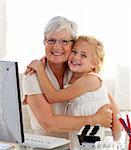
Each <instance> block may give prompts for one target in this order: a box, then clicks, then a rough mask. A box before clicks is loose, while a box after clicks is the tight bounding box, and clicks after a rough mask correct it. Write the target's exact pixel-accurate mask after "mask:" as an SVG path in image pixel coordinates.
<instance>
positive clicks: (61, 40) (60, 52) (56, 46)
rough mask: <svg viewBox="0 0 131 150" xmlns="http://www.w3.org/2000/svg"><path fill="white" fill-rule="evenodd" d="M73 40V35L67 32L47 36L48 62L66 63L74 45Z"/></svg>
mask: <svg viewBox="0 0 131 150" xmlns="http://www.w3.org/2000/svg"><path fill="white" fill-rule="evenodd" d="M71 40H72V38H71V35H70V34H69V33H68V32H67V31H65V30H63V31H58V32H54V33H52V34H47V36H46V39H45V52H46V57H47V60H48V61H50V62H52V63H54V64H63V63H64V62H66V61H67V59H68V57H69V54H70V52H71V48H72V45H73V42H72V41H71Z"/></svg>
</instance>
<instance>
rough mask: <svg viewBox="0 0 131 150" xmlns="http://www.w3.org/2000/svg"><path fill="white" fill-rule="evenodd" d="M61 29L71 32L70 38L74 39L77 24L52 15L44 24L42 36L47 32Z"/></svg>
mask: <svg viewBox="0 0 131 150" xmlns="http://www.w3.org/2000/svg"><path fill="white" fill-rule="evenodd" d="M61 30H66V31H67V32H69V33H70V34H71V36H72V38H73V39H75V38H76V35H77V24H76V23H75V22H73V21H71V20H68V19H67V18H64V17H61V16H56V17H53V18H52V19H51V20H49V21H48V23H47V24H46V26H45V29H44V38H45V37H46V35H47V34H48V33H53V32H57V31H61Z"/></svg>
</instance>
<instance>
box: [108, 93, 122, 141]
mask: <svg viewBox="0 0 131 150" xmlns="http://www.w3.org/2000/svg"><path fill="white" fill-rule="evenodd" d="M108 97H109V99H110V102H111V108H112V112H113V116H112V119H113V121H112V132H113V138H114V140H115V141H118V140H119V138H120V136H121V131H122V127H121V124H120V122H119V120H118V119H117V117H116V115H117V114H118V113H119V112H120V110H119V107H118V105H117V103H116V102H115V101H114V99H113V97H112V96H111V95H110V94H108Z"/></svg>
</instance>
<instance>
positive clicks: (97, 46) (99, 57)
mask: <svg viewBox="0 0 131 150" xmlns="http://www.w3.org/2000/svg"><path fill="white" fill-rule="evenodd" d="M77 41H85V42H87V43H88V44H89V45H90V46H91V47H92V50H93V52H94V53H93V57H94V60H96V63H97V64H96V66H95V68H94V70H93V71H94V72H96V73H99V72H100V69H101V66H102V64H103V61H104V56H105V52H104V46H103V44H102V42H100V41H99V40H98V39H96V38H95V37H94V36H84V35H83V36H78V38H77V39H76V41H75V42H77Z"/></svg>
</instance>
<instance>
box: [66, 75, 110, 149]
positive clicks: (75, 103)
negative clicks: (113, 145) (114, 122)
mask: <svg viewBox="0 0 131 150" xmlns="http://www.w3.org/2000/svg"><path fill="white" fill-rule="evenodd" d="M90 74H92V75H93V76H94V75H95V76H97V77H98V78H99V79H100V77H99V76H98V75H97V74H96V73H90ZM100 81H101V79H100ZM67 86H68V85H67ZM87 86H88V85H87ZM108 103H110V100H109V98H108V90H107V88H106V87H105V85H104V83H103V82H102V81H101V86H100V88H99V89H97V90H96V91H91V92H86V93H85V94H82V95H80V96H78V97H76V98H74V99H73V100H70V102H69V103H68V105H67V106H68V107H67V110H66V113H67V114H68V115H74V116H85V115H92V114H95V112H96V111H97V110H98V109H99V108H100V107H101V106H103V105H105V104H108ZM89 132H91V130H89ZM77 134H78V132H72V133H69V138H70V140H71V145H70V146H71V150H79V149H80V147H79V146H80V145H79V141H78V138H77ZM106 134H107V135H109V134H112V131H111V129H110V128H103V127H100V129H99V130H98V133H97V134H96V136H100V138H101V140H103V137H104V136H106Z"/></svg>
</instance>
